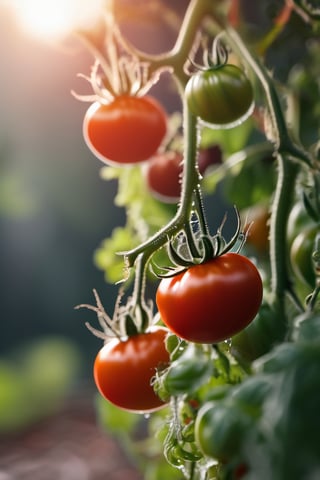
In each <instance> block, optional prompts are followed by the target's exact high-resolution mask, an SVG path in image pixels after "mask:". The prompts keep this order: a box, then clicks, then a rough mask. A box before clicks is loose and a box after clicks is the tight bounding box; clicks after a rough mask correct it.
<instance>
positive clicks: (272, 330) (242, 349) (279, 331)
mask: <svg viewBox="0 0 320 480" xmlns="http://www.w3.org/2000/svg"><path fill="white" fill-rule="evenodd" d="M285 333H286V326H285V325H284V322H283V321H282V319H281V318H279V317H278V315H277V313H276V312H275V311H274V310H273V309H272V308H271V307H270V306H269V305H268V304H267V303H263V304H262V305H261V307H260V310H259V312H258V313H257V315H256V317H255V318H254V320H253V321H252V322H251V324H250V325H248V326H247V327H246V328H244V329H243V330H242V331H241V332H239V333H238V334H237V335H235V336H234V337H232V340H231V351H232V354H233V355H234V356H235V357H236V358H237V359H238V360H239V361H240V362H244V363H250V362H252V361H254V360H256V359H257V358H258V357H261V356H262V355H264V354H266V353H268V352H269V351H270V350H271V348H272V347H273V346H274V345H275V344H277V343H279V342H281V341H282V340H283V339H284V336H285Z"/></svg>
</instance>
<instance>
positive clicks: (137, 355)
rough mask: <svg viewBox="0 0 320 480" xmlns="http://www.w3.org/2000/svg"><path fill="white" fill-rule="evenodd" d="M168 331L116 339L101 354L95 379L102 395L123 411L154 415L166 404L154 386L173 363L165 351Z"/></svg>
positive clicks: (154, 329)
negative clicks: (160, 372) (157, 376)
mask: <svg viewBox="0 0 320 480" xmlns="http://www.w3.org/2000/svg"><path fill="white" fill-rule="evenodd" d="M166 335H167V330H166V329H165V328H162V327H153V328H150V330H148V331H147V332H145V333H140V334H137V335H133V336H131V337H129V338H128V339H126V340H119V339H114V340H111V341H110V342H108V343H106V344H105V345H104V346H103V347H102V348H101V350H100V351H99V352H98V354H97V357H96V359H95V362H94V379H95V383H96V385H97V388H98V389H99V391H100V393H101V395H102V396H103V397H104V398H106V399H107V400H108V401H109V402H111V403H113V404H114V405H116V406H117V407H119V408H122V409H124V410H128V411H132V412H150V411H154V410H157V409H159V408H161V407H163V406H164V405H165V403H164V402H163V401H162V400H161V399H160V398H159V397H158V396H157V395H156V394H155V392H154V390H153V387H152V385H151V381H152V378H153V377H154V376H155V374H156V370H157V369H158V368H160V369H161V368H164V367H165V366H166V365H167V363H168V362H169V354H168V352H167V350H166V348H165V337H166Z"/></svg>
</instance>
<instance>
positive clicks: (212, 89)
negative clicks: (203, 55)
mask: <svg viewBox="0 0 320 480" xmlns="http://www.w3.org/2000/svg"><path fill="white" fill-rule="evenodd" d="M185 94H186V98H187V102H188V106H189V109H190V110H191V112H192V113H193V114H194V115H196V116H198V117H199V118H200V119H201V120H202V121H203V122H205V123H208V124H210V125H212V126H224V127H227V126H230V127H231V126H233V125H236V124H237V123H240V122H241V120H242V119H243V118H244V117H246V116H247V115H249V114H250V113H251V111H252V109H253V88H252V85H251V83H250V81H249V79H248V78H247V76H246V75H245V73H244V72H243V71H242V70H241V69H240V68H239V67H237V66H236V65H231V64H225V65H219V66H216V67H213V68H209V69H207V70H199V71H198V72H197V73H195V74H194V75H192V76H191V77H190V79H189V80H188V83H187V85H186V89H185Z"/></svg>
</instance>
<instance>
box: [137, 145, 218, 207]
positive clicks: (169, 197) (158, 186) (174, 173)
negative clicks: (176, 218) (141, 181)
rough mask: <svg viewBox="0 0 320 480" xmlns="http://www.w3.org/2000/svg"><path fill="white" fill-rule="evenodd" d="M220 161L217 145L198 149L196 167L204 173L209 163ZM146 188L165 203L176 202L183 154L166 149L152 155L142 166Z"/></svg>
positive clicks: (179, 186) (178, 194)
mask: <svg viewBox="0 0 320 480" xmlns="http://www.w3.org/2000/svg"><path fill="white" fill-rule="evenodd" d="M217 163H221V150H220V148H219V147H218V146H217V145H214V146H212V147H209V148H206V149H200V151H199V156H198V167H199V172H200V174H201V175H204V174H205V172H206V170H207V168H209V167H210V166H211V165H215V164H217ZM144 167H145V168H144V175H145V178H146V182H147V185H148V188H149V190H150V192H151V193H152V195H153V196H154V197H155V198H158V199H159V200H161V201H162V202H165V203H176V202H178V201H179V200H180V196H181V182H182V174H183V154H182V153H181V152H175V151H166V152H163V153H158V154H157V155H154V156H153V157H152V158H151V159H150V160H149V161H148V162H147V163H146V164H145V166H144Z"/></svg>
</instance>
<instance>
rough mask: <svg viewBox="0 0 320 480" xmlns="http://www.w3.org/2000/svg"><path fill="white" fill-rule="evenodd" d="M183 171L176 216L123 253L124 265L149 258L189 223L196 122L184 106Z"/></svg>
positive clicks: (195, 179)
mask: <svg viewBox="0 0 320 480" xmlns="http://www.w3.org/2000/svg"><path fill="white" fill-rule="evenodd" d="M183 111H184V137H185V141H184V171H183V180H182V191H181V202H180V204H179V207H178V210H177V213H176V215H175V216H174V217H173V218H172V219H171V221H170V222H169V223H168V224H167V225H165V226H164V227H163V228H162V229H161V230H160V231H159V232H157V233H156V234H155V235H153V236H152V237H150V238H149V239H148V240H147V241H146V242H144V243H142V244H141V245H139V246H138V247H136V248H134V249H132V250H129V251H128V252H125V253H124V256H125V260H126V265H127V266H128V267H132V266H133V265H134V263H135V261H136V259H137V257H138V255H139V254H141V253H144V255H145V258H149V257H150V256H151V255H152V254H153V253H154V252H155V251H156V250H158V249H159V248H160V247H162V246H163V245H164V244H165V243H166V242H167V240H168V237H172V236H173V235H176V234H177V233H178V232H179V231H180V230H181V229H182V228H183V227H184V225H185V224H186V223H187V222H188V221H189V217H190V213H191V208H192V199H193V192H194V190H195V188H196V186H197V183H198V181H199V175H198V170H197V163H196V159H197V150H198V142H197V120H196V118H195V117H194V116H193V115H192V114H191V113H190V111H189V109H188V107H187V105H186V104H185V105H184V108H183Z"/></svg>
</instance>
